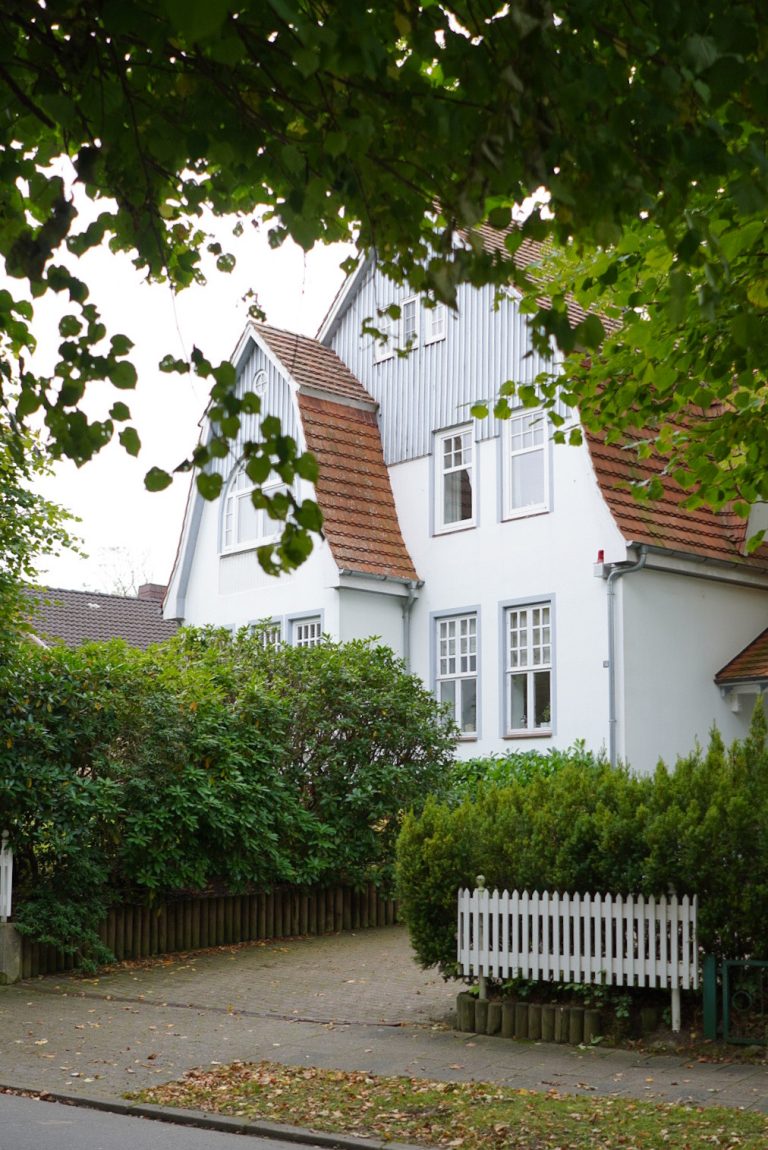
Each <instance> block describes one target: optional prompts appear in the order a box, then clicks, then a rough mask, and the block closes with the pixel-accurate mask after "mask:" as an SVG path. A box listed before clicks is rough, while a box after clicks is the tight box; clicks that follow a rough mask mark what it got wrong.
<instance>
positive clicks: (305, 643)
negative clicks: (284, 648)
mask: <svg viewBox="0 0 768 1150" xmlns="http://www.w3.org/2000/svg"><path fill="white" fill-rule="evenodd" d="M322 638H323V624H322V620H321V619H320V616H319V615H318V616H316V617H315V618H313V619H294V620H293V623H292V625H291V639H292V642H293V646H294V647H317V645H318V644H319V643H320V642H321V640H322Z"/></svg>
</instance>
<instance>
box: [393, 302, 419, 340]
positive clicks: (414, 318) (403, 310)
mask: <svg viewBox="0 0 768 1150" xmlns="http://www.w3.org/2000/svg"><path fill="white" fill-rule="evenodd" d="M420 313H421V301H420V299H419V297H418V296H417V295H409V296H408V297H407V299H404V300H403V302H402V303H401V304H400V326H399V332H398V335H399V341H398V342H399V346H400V349H401V350H402V351H405V350H407V349H410V348H414V347H418V346H419V339H420V336H421V331H420V327H421V324H420V319H421V314H420Z"/></svg>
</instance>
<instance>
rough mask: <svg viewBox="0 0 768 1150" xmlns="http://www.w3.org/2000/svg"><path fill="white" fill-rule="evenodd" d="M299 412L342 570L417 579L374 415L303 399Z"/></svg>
mask: <svg viewBox="0 0 768 1150" xmlns="http://www.w3.org/2000/svg"><path fill="white" fill-rule="evenodd" d="M307 342H310V343H311V342H312V341H307ZM317 346H319V345H317ZM286 366H287V365H286ZM361 390H362V389H361ZM365 394H366V395H367V392H366V393H365ZM299 410H300V411H301V417H302V422H303V424H304V433H305V435H306V438H307V446H308V448H309V450H310V451H311V452H313V454H314V455H315V456H316V457H317V462H318V464H319V467H320V476H319V478H318V481H317V489H316V490H317V501H318V503H319V505H320V507H321V509H322V512H323V515H324V517H325V523H324V526H323V532H324V534H325V537H326V539H327V540H328V543H329V545H330V548H331V551H332V552H333V557H334V559H335V561H336V563H337V564H338V566H339V568H340V569H341V570H344V569H349V570H351V571H360V572H365V573H366V574H370V575H388V576H390V577H395V578H400V579H418V576H417V574H416V571H415V569H414V566H413V562H412V560H411V557H410V555H409V554H408V552H407V550H406V547H405V543H404V542H403V536H402V534H401V532H400V524H399V523H398V520H397V511H396V509H395V501H394V497H393V495H392V487H391V485H390V482H389V472H388V471H387V467H386V464H385V463H384V455H383V452H382V449H381V438H380V436H379V429H378V425H377V422H376V416H375V414H374V412H373V411H364V410H361V409H360V408H358V407H350V406H349V405H347V404H343V403H337V402H334V401H333V400H331V399H321V398H319V397H317V396H313V395H302V394H301V393H299Z"/></svg>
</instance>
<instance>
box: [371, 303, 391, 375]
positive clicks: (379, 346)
mask: <svg viewBox="0 0 768 1150" xmlns="http://www.w3.org/2000/svg"><path fill="white" fill-rule="evenodd" d="M373 326H374V327H375V328H377V329H378V330H379V332H381V335H382V339H376V340H374V343H373V362H374V363H383V362H384V360H386V359H391V358H392V356H393V355H394V354H395V340H394V336H395V334H396V326H395V324H394V323H393V322H392V317H391V316H389V315H387V314H386V313H385V314H384V315H377V316H376V318H375V319H374V321H373Z"/></svg>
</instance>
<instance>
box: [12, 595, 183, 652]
mask: <svg viewBox="0 0 768 1150" xmlns="http://www.w3.org/2000/svg"><path fill="white" fill-rule="evenodd" d="M164 591H165V588H163V587H160V586H159V584H155V583H147V584H144V586H143V587H142V588H140V589H139V597H138V598H136V599H133V598H127V597H126V596H122V595H104V594H101V593H100V592H97V591H68V590H65V589H62V588H58V587H55V588H51V587H29V588H26V589H25V594H26V596H27V599H28V601H29V605H30V623H31V625H32V628H33V630H34V632H35V634H36V635H37V636H38V638H40V639H41V640H42V641H43V642H44V643H45V644H46V645H48V644H53V643H64V644H66V646H68V647H77V646H79V645H80V643H90V642H101V641H104V640H106V639H124V640H125V642H126V643H130V645H131V646H132V647H141V648H145V647H149V646H150V645H151V644H152V643H160V642H162V641H163V640H164V639H170V638H171V637H172V636H173V635H175V634H176V632H177V630H178V627H179V625H178V623H176V622H172V621H166V620H165V619H163V617H162V599H161V598H160V599H158V595H160V596H162V594H163V593H164ZM142 592H143V594H142Z"/></svg>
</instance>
